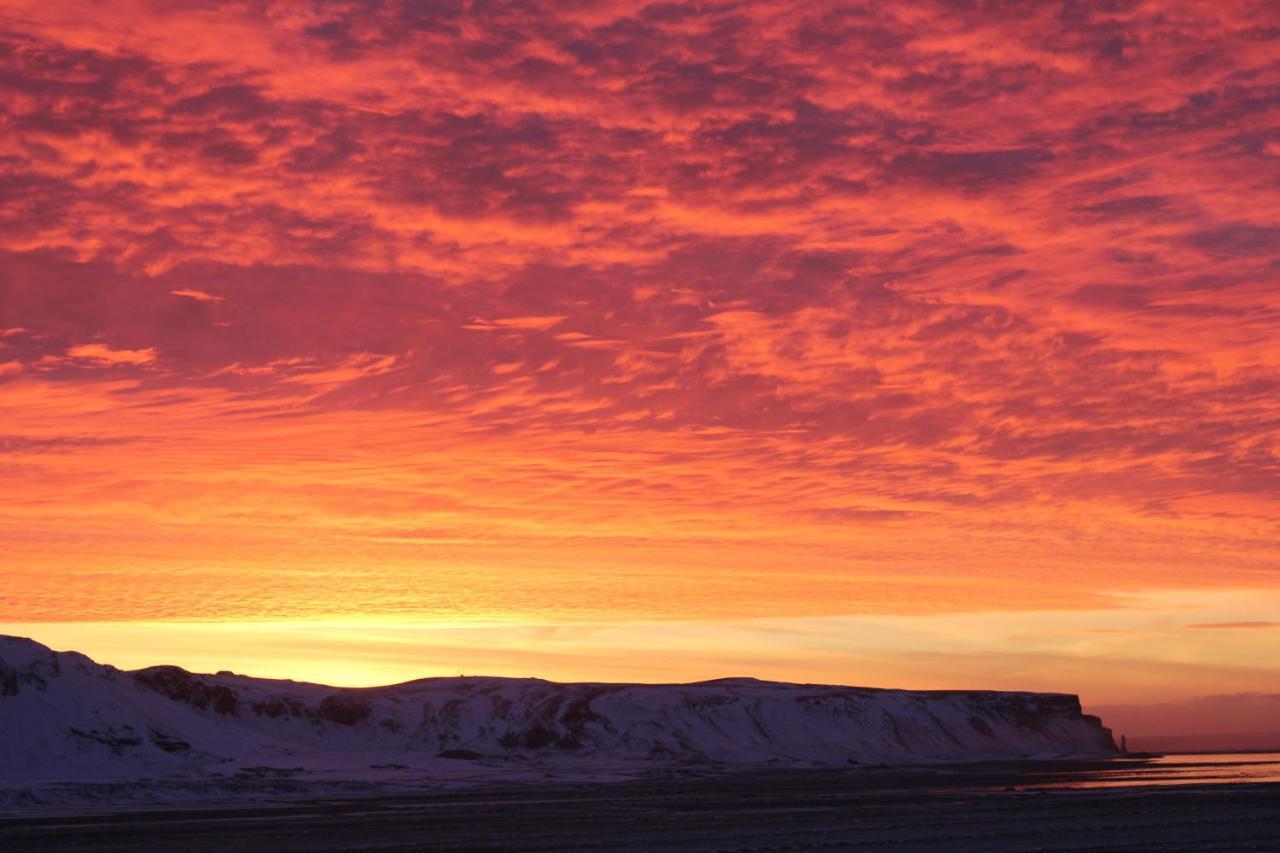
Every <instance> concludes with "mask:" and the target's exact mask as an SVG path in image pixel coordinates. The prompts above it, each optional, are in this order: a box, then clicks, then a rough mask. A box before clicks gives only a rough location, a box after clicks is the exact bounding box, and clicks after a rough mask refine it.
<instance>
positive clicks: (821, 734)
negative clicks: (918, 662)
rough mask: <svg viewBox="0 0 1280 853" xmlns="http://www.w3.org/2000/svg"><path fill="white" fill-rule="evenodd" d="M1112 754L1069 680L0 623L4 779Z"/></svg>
mask: <svg viewBox="0 0 1280 853" xmlns="http://www.w3.org/2000/svg"><path fill="white" fill-rule="evenodd" d="M1114 752H1115V745H1114V743H1113V742H1112V739H1111V733H1110V731H1109V730H1108V729H1106V728H1103V727H1102V725H1101V723H1100V722H1099V721H1098V719H1097V718H1096V717H1090V716H1087V715H1083V714H1082V713H1081V712H1080V704H1079V701H1078V700H1077V699H1076V697H1074V696H1069V695H1063V694H1037V693H997V692H984V691H937V692H912V691H900V690H873V689H865V688H856V687H828V686H820V685H803V684H783V683H773V682H764V681H756V680H754V679H723V680H719V681H708V682H701V683H697V684H671V685H641V684H556V683H552V682H547V681H541V680H537V679H508V678H475V677H468V678H435V679H424V680H422V681H414V682H409V683H407V684H400V685H395V686H391V687H380V688H370V689H359V690H356V689H338V688H332V687H325V686H322V685H317V684H300V683H295V682H290V681H271V680H266V679H256V678H248V677H244V676H238V675H231V674H227V673H223V674H219V675H193V674H191V673H188V672H186V671H184V670H181V669H178V668H176V667H152V668H149V669H143V670H138V671H136V672H122V671H120V670H117V669H115V668H114V667H110V666H103V665H100V664H97V663H94V662H93V661H91V660H90V659H88V658H87V657H85V656H83V655H80V654H77V653H74V652H53V651H51V650H50V649H48V648H46V647H44V646H42V645H40V644H38V643H35V642H33V641H31V640H26V639H21V638H16V637H0V782H10V783H12V782H21V783H24V784H28V783H36V782H52V781H58V780H64V781H77V782H83V781H91V780H102V781H109V780H130V779H143V778H161V777H162V778H183V777H185V778H202V777H207V776H209V775H210V774H221V775H223V776H228V775H234V774H236V773H240V774H244V773H246V772H255V773H261V772H264V771H263V768H298V769H300V770H301V771H304V772H308V773H310V772H325V773H329V774H330V777H329V778H336V777H334V776H333V775H332V774H334V773H338V774H339V775H341V774H342V773H343V772H346V773H348V774H355V773H356V771H366V770H369V769H370V768H374V769H378V768H382V769H386V768H394V769H397V770H401V771H406V772H411V773H413V774H416V777H417V778H419V779H421V780H423V781H430V780H441V781H447V780H450V779H456V778H458V774H459V768H474V767H487V768H489V769H490V776H489V778H504V773H506V775H508V776H512V777H513V778H514V777H515V776H518V775H519V773H520V772H523V771H522V769H523V770H528V769H531V768H538V769H542V770H546V769H552V770H556V769H560V770H564V769H571V768H593V767H594V768H601V767H618V766H624V767H664V766H671V765H688V764H707V763H716V764H721V763H728V764H739V765H741V764H762V763H773V764H775V765H776V764H779V763H781V764H782V765H783V766H786V765H795V764H802V765H812V764H826V765H841V766H848V765H849V764H858V763H867V764H874V763H882V762H883V763H918V762H942V761H977V760H991V759H1013V758H1027V757H1051V756H1052V757H1057V756H1062V757H1066V756H1086V755H1088V756H1096V755H1108V754H1112V753H1114ZM503 768H507V770H505V771H504V769H503ZM290 772H292V771H290ZM353 778H354V777H353Z"/></svg>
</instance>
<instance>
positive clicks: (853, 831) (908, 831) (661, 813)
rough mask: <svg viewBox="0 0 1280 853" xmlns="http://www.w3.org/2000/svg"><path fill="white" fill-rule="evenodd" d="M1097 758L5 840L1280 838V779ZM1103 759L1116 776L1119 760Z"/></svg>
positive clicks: (536, 796) (1202, 845) (1169, 842)
mask: <svg viewBox="0 0 1280 853" xmlns="http://www.w3.org/2000/svg"><path fill="white" fill-rule="evenodd" d="M1081 772H1084V773H1090V772H1093V771H1091V769H1090V766H1089V765H1073V766H1071V767H1070V768H1064V767H1063V766H1062V765H1032V766H1017V767H1014V766H1007V767H1001V766H985V767H981V768H948V769H945V770H938V769H932V770H930V769H916V770H894V769H884V770H868V769H859V770H850V771H829V770H800V771H779V772H750V773H743V772H739V773H733V774H728V775H725V774H713V775H708V776H693V777H686V778H666V779H647V780H641V781H635V782H627V783H618V784H577V785H570V784H563V783H549V784H546V785H520V786H514V785H495V786H483V787H473V788H466V789H459V790H452V791H438V792H431V793H422V794H415V795H412V796H380V797H367V798H347V799H322V800H310V801H295V802H291V803H285V804H277V805H261V806H251V807H246V806H244V805H242V804H241V805H224V806H222V807H215V806H213V805H208V806H204V807H201V808H198V809H195V808H186V809H181V808H175V809H167V810H165V809H160V810H153V811H137V812H132V813H126V814H102V815H89V814H81V815H78V816H55V815H39V814H34V815H32V816H27V817H11V818H8V819H5V820H3V821H0V849H3V850H7V851H25V850H32V851H54V850H57V851H77V850H79V851H125V850H140V849H153V850H185V851H198V853H207V851H277V850H279V851H303V850H317V851H338V850H344V851H374V850H379V851H387V850H392V851H396V850H400V851H404V850H545V851H561V850H651V849H680V850H697V851H710V850H808V849H827V850H885V851H895V853H925V851H965V853H978V852H979V851H982V853H1003V851H1033V850H1034V851H1090V853H1099V851H1233V853H1238V852H1239V851H1280V784H1275V783H1257V784H1205V785H1200V784H1190V785H1182V786H1164V787H1151V788H1144V787H1123V788H1094V789H1069V788H1054V787H1053V782H1054V780H1055V779H1066V778H1074V777H1078V775H1079V774H1080V773H1081ZM1098 772H1100V773H1103V774H1105V773H1107V772H1108V771H1107V769H1106V765H1102V766H1101V767H1100V769H1099V770H1098ZM1038 785H1043V786H1048V787H1043V788H1037V787H1036V786H1038ZM1028 787H1030V789H1029V790H1028V789H1027V788H1028ZM1006 789H1013V790H1006Z"/></svg>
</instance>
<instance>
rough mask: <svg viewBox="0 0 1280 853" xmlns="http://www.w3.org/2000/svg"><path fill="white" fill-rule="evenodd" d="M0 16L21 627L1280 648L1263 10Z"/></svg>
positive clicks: (915, 650) (1274, 52)
mask: <svg viewBox="0 0 1280 853" xmlns="http://www.w3.org/2000/svg"><path fill="white" fill-rule="evenodd" d="M988 7H989V8H988ZM0 38H2V39H3V49H2V51H0V67H2V68H3V75H2V76H0V93H2V94H0V99H2V100H0V104H2V105H3V113H0V115H2V120H3V132H2V134H0V187H2V189H0V198H2V199H3V205H2V206H0V215H2V216H3V227H0V472H2V473H3V479H2V480H0V483H2V485H0V494H2V495H3V504H2V505H0V549H2V550H0V554H2V556H0V632H3V633H21V634H24V635H27V636H31V637H33V638H35V639H37V640H39V641H40V642H43V643H47V644H50V645H54V646H59V647H63V648H76V649H78V650H80V651H83V652H85V653H87V654H91V655H93V656H94V657H95V658H98V659H100V660H104V661H107V662H110V663H113V664H117V665H120V666H141V665H144V664H153V663H166V662H167V663H177V664H182V665H184V666H188V667H193V668H197V669H199V668H228V667H230V668H234V669H236V670H237V671H244V672H250V673H252V674H255V675H264V676H266V675H270V676H280V677H283V676H289V677H294V678H308V679H315V680H321V681H328V682H333V683H342V684H372V683H385V682H387V681H395V680H403V679H408V678H413V677H417V676H423V675H439V674H457V673H481V672H483V673H485V674H492V675H520V676H525V675H537V676H541V677H546V678H560V679H565V678H568V679H601V680H604V679H620V680H635V681H671V680H682V679H695V678H711V677H717V676H725V675H753V676H757V677H762V678H777V679H785V680H814V681H825V682H834V683H845V684H874V685H877V686H884V687H918V688H929V687H973V688H984V687H998V688H1009V689H1034V690H1040V689H1043V690H1059V691H1068V692H1079V693H1081V694H1082V695H1083V696H1084V697H1085V700H1086V704H1089V703H1121V702H1123V703H1142V702H1157V701H1172V700H1181V699H1185V698H1189V697H1192V696H1199V695H1205V694H1228V693H1242V692H1276V691H1277V690H1280V688H1278V687H1277V685H1278V684H1280V583H1278V582H1277V580H1278V578H1280V574H1278V573H1280V546H1278V543H1280V216H1278V215H1277V214H1278V213H1280V94H1278V93H1280V63H1278V62H1277V56H1278V55H1280V50H1278V47H1280V13H1278V12H1277V7H1276V5H1275V4H1274V3H1271V2H1267V0H1256V2H1251V1H1250V0H1241V2H1221V1H1217V0H1215V2H1163V0H1160V2H1157V0H1145V2H1144V0H1121V1H1120V2H1114V3H1070V2H1068V3H1064V4H1058V3H1025V4H1002V3H968V2H944V0H936V2H929V0H913V2H899V3H883V4H881V3H840V4H829V3H823V2H797V3H791V2H759V3H745V4H738V3H698V4H695V3H682V2H676V3H662V4H653V5H649V6H642V5H641V4H635V3H609V2H593V0H582V2H561V3H551V2H534V3H523V4H505V3H494V4H481V3H475V4H472V3H415V2H389V3H382V2H377V3H375V2H364V0H351V2H335V3H275V2H242V3H228V4H209V5H207V6H206V5H205V4H196V3H169V2H142V0H134V1H133V2H113V3H105V4H104V3H90V2H74V1H73V0H40V2H26V1H25V0H17V2H10V3H6V4H5V8H4V9H3V10H2V11H0Z"/></svg>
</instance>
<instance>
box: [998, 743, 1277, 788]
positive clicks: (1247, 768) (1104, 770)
mask: <svg viewBox="0 0 1280 853" xmlns="http://www.w3.org/2000/svg"><path fill="white" fill-rule="evenodd" d="M1262 782H1280V752H1239V753H1203V754H1195V753H1180V754H1169V755H1164V756H1161V757H1159V758H1149V759H1145V758H1135V759H1130V760H1122V761H1114V762H1108V764H1107V765H1106V766H1104V767H1097V766H1090V767H1088V768H1083V769H1080V770H1066V771H1063V772H1059V773H1055V774H1053V775H1052V777H1050V778H1046V779H1043V780H1041V779H1037V780H1035V781H1029V782H1028V783H1027V784H1025V785H1022V786H1020V787H1023V788H1028V789H1049V788H1119V787H1149V786H1157V785H1159V786H1163V785H1227V784H1251V783H1262Z"/></svg>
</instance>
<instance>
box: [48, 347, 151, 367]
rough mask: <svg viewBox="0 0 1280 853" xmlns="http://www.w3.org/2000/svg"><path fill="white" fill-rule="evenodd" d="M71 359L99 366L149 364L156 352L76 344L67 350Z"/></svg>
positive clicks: (147, 349)
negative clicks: (82, 360)
mask: <svg viewBox="0 0 1280 853" xmlns="http://www.w3.org/2000/svg"><path fill="white" fill-rule="evenodd" d="M67 355H68V356H70V357H71V358H77V359H84V360H86V361H93V362H99V363H101V364H136V365H141V364H151V363H152V362H154V361H155V360H156V351H155V349H154V348H152V347H147V348H146V349H112V348H111V347H109V346H107V345H106V344H77V345H76V346H73V347H71V348H70V349H68V350H67Z"/></svg>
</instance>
